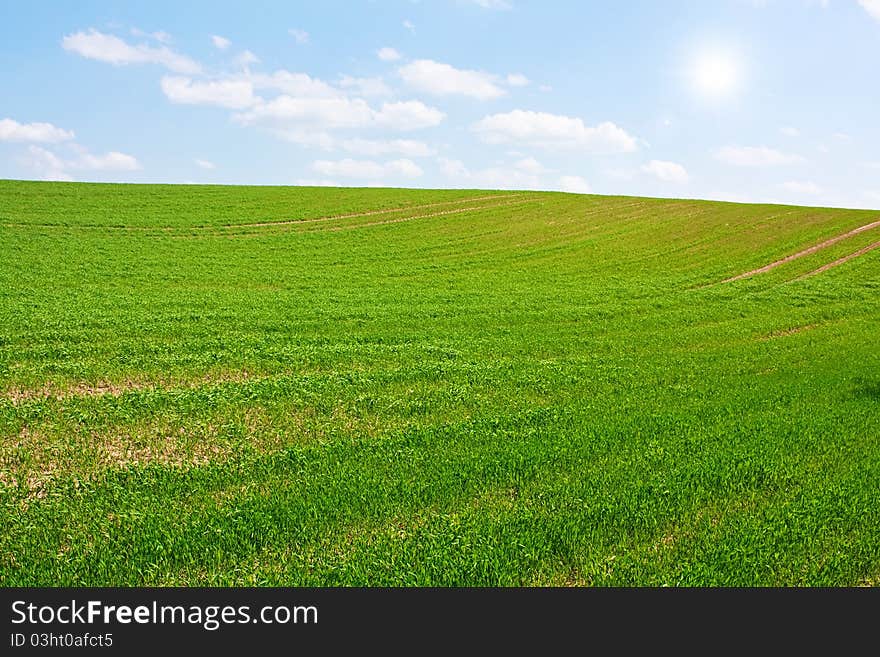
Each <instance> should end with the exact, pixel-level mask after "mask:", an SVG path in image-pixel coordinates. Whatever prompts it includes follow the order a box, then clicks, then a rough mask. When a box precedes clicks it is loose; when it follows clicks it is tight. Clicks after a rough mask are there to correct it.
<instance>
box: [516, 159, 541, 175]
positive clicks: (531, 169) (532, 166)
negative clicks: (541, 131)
mask: <svg viewBox="0 0 880 657" xmlns="http://www.w3.org/2000/svg"><path fill="white" fill-rule="evenodd" d="M513 166H515V167H516V168H517V169H519V170H520V171H525V172H526V173H531V174H532V175H536V176H537V175H540V174H542V173H544V172H545V171H546V170H547V169H546V168H545V167H544V165H543V164H541V163H540V162H538V160H536V159H535V158H533V157H524V158H522V159H521V160H517V161H516V162H514V163H513Z"/></svg>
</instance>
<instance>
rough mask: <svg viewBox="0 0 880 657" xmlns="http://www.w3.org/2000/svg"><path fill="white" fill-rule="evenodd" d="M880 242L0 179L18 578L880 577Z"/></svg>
mask: <svg viewBox="0 0 880 657" xmlns="http://www.w3.org/2000/svg"><path fill="white" fill-rule="evenodd" d="M878 240H880V212H871V211H864V210H841V209H827V208H826V209H822V208H805V207H793V206H778V205H745V204H735V203H721V202H710V201H694V200H668V199H648V198H636V197H610V196H593V195H573V194H563V193H551V192H509V191H497V192H491V191H480V190H445V191H443V190H401V189H331V188H297V187H223V186H170V185H167V186H163V185H110V184H83V183H38V182H17V181H0V502H2V504H0V507H2V508H0V525H2V526H3V528H4V529H3V531H2V532H0V584H2V585H3V586H19V585H28V586H30V585H46V586H53V585H92V586H97V585H258V586H262V585H307V586H326V585H367V586H372V585H406V586H408V585H440V586H446V585H488V586H496V585H501V586H508V585H554V586H555V585H659V584H671V585H685V586H689V585H699V586H726V585H747V586H748V585H830V586H843V585H847V586H849V585H860V584H861V585H877V584H878V583H880V579H878V578H880V514H877V512H876V509H877V491H878V490H880V349H878V348H877V336H878V331H880V249H877V248H875V247H877V246H880V241H878ZM792 256H796V257H792ZM829 265H831V266H829Z"/></svg>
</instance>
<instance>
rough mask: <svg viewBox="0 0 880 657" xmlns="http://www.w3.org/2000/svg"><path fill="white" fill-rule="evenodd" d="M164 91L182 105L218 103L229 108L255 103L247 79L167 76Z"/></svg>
mask: <svg viewBox="0 0 880 657" xmlns="http://www.w3.org/2000/svg"><path fill="white" fill-rule="evenodd" d="M160 84H161V86H162V92H163V93H164V94H165V96H167V98H168V100H170V101H171V102H172V103H178V104H181V105H216V106H218V107H226V108H229V109H244V108H246V107H250V106H251V105H253V104H255V103H256V102H257V101H258V100H259V98H258V97H256V96H254V88H253V85H252V84H251V83H250V81H248V80H246V79H227V80H214V81H210V82H199V81H195V82H194V81H193V80H191V79H190V78H185V77H178V76H165V77H163V78H162V80H161V83H160Z"/></svg>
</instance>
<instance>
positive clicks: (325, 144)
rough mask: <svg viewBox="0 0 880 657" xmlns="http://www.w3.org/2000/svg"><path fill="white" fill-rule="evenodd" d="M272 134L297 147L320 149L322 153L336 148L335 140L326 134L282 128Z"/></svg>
mask: <svg viewBox="0 0 880 657" xmlns="http://www.w3.org/2000/svg"><path fill="white" fill-rule="evenodd" d="M274 134H276V135H277V136H278V137H280V138H281V139H283V140H284V141H289V142H290V143H292V144H297V145H299V146H307V147H309V148H320V149H321V150H324V151H332V150H334V149H335V148H336V139H335V138H334V137H333V136H332V135H330V134H328V133H326V132H321V131H316V130H306V129H302V128H284V129H280V130H275V131H274Z"/></svg>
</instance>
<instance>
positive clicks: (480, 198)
mask: <svg viewBox="0 0 880 657" xmlns="http://www.w3.org/2000/svg"><path fill="white" fill-rule="evenodd" d="M520 196H522V194H495V195H490V196H476V197H474V198H462V199H456V200H454V201H438V202H436V203H425V204H424V205H410V206H407V207H402V208H388V209H386V210H367V211H365V212H352V213H351V214H337V215H328V216H326V217H315V218H314V219H283V220H280V221H258V222H254V223H248V224H224V225H222V226H204V228H216V229H222V228H271V227H272V226H289V225H296V224H312V223H318V222H324V221H337V220H339V219H356V218H357V217H372V216H376V215H380V214H390V213H392V212H405V211H407V210H424V209H425V208H436V207H437V206H440V205H454V204H457V203H474V202H477V201H489V200H493V199H507V198H517V197H520ZM486 207H495V206H494V205H492V206H486ZM413 218H414V217H413Z"/></svg>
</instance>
